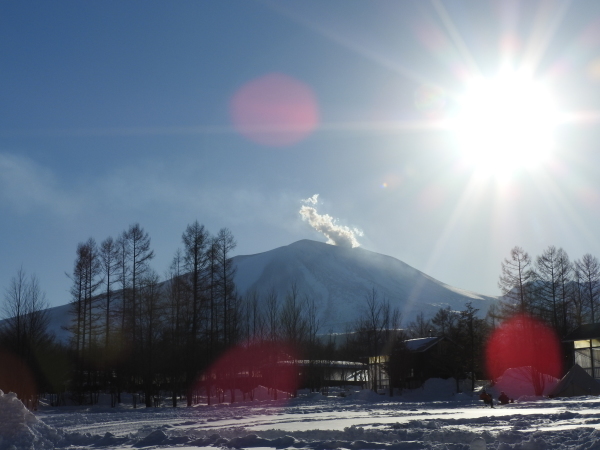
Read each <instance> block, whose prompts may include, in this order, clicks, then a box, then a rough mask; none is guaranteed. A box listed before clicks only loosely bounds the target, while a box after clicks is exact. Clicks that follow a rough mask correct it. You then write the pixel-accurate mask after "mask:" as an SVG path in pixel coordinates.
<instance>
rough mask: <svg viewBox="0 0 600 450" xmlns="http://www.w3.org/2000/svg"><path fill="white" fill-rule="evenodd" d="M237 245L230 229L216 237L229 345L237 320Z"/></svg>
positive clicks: (222, 305) (224, 330)
mask: <svg viewBox="0 0 600 450" xmlns="http://www.w3.org/2000/svg"><path fill="white" fill-rule="evenodd" d="M236 246H237V243H236V242H235V239H234V237H233V234H232V233H231V231H230V230H229V229H228V228H221V229H220V230H219V233H218V234H217V236H216V256H217V265H218V268H219V270H218V272H217V284H218V292H219V294H220V299H221V307H222V311H223V342H224V344H225V345H227V344H229V343H230V342H231V341H232V339H233V333H232V331H233V329H231V327H232V324H233V319H234V318H235V314H236V311H235V306H236V305H237V301H236V300H237V298H236V297H237V294H236V291H235V283H234V279H233V278H234V276H235V267H234V265H233V261H232V259H231V252H232V251H233V250H234V249H235V247H236Z"/></svg>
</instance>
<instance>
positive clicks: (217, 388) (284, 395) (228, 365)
mask: <svg viewBox="0 0 600 450" xmlns="http://www.w3.org/2000/svg"><path fill="white" fill-rule="evenodd" d="M299 381H300V379H299V370H298V361H297V359H296V358H295V356H294V353H293V352H292V351H290V349H289V348H287V347H285V346H283V345H281V344H277V343H272V342H258V343H249V344H246V345H240V346H236V347H234V348H232V349H230V350H228V351H227V352H226V353H225V354H224V355H223V356H221V358H219V360H218V361H217V362H216V363H215V364H213V365H212V366H211V367H210V368H209V369H208V370H206V371H205V372H204V373H203V374H202V377H201V379H200V384H201V385H202V386H203V387H204V392H205V393H207V395H208V398H209V402H210V403H211V404H212V403H223V402H228V403H234V402H240V401H252V400H287V399H288V398H290V397H292V396H294V395H295V393H296V390H297V389H298V386H299Z"/></svg>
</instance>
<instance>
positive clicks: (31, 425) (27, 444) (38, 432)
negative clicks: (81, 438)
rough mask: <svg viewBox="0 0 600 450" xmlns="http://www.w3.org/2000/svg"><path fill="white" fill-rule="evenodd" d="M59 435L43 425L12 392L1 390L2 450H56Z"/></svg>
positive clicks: (0, 438) (0, 437)
mask: <svg viewBox="0 0 600 450" xmlns="http://www.w3.org/2000/svg"><path fill="white" fill-rule="evenodd" d="M58 440H59V434H58V433H57V432H56V430H54V429H53V428H50V427H48V426H47V425H45V424H44V423H42V422H41V421H40V420H39V419H38V418H37V417H35V416H34V415H33V413H32V412H31V411H29V410H28V409H27V408H26V407H25V405H23V403H22V402H21V400H19V399H18V398H17V395H16V394H14V393H12V392H10V393H8V394H5V393H4V392H2V391H1V390H0V450H4V449H11V450H13V449H14V450H21V449H46V448H54V443H53V442H55V441H58Z"/></svg>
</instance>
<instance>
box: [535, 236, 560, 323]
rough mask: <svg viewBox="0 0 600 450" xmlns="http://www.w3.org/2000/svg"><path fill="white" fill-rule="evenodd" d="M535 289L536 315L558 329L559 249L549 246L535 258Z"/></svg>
mask: <svg viewBox="0 0 600 450" xmlns="http://www.w3.org/2000/svg"><path fill="white" fill-rule="evenodd" d="M535 265H536V271H535V274H536V289H537V294H538V296H539V303H538V308H537V309H538V311H537V314H536V315H537V316H538V317H540V318H541V319H543V320H544V321H545V322H546V323H548V324H551V325H552V327H553V328H554V329H555V330H556V331H558V330H559V329H560V318H561V314H560V312H561V311H560V299H559V291H560V277H559V274H560V267H559V251H558V250H557V249H556V247H555V246H553V245H551V246H549V247H548V248H547V249H546V250H544V252H543V253H542V254H541V255H540V256H538V257H537V258H536V264H535Z"/></svg>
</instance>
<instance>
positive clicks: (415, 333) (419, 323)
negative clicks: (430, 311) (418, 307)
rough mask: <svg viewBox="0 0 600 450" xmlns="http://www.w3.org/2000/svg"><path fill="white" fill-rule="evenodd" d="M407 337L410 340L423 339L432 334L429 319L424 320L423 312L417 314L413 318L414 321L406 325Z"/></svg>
mask: <svg viewBox="0 0 600 450" xmlns="http://www.w3.org/2000/svg"><path fill="white" fill-rule="evenodd" d="M407 328H408V335H409V336H410V337H411V338H412V339H417V338H424V337H429V336H431V333H432V332H433V327H432V325H431V322H430V321H429V319H426V318H425V314H423V312H422V311H421V312H419V314H417V316H416V317H415V320H413V321H412V322H410V323H409V324H408V327H407Z"/></svg>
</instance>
